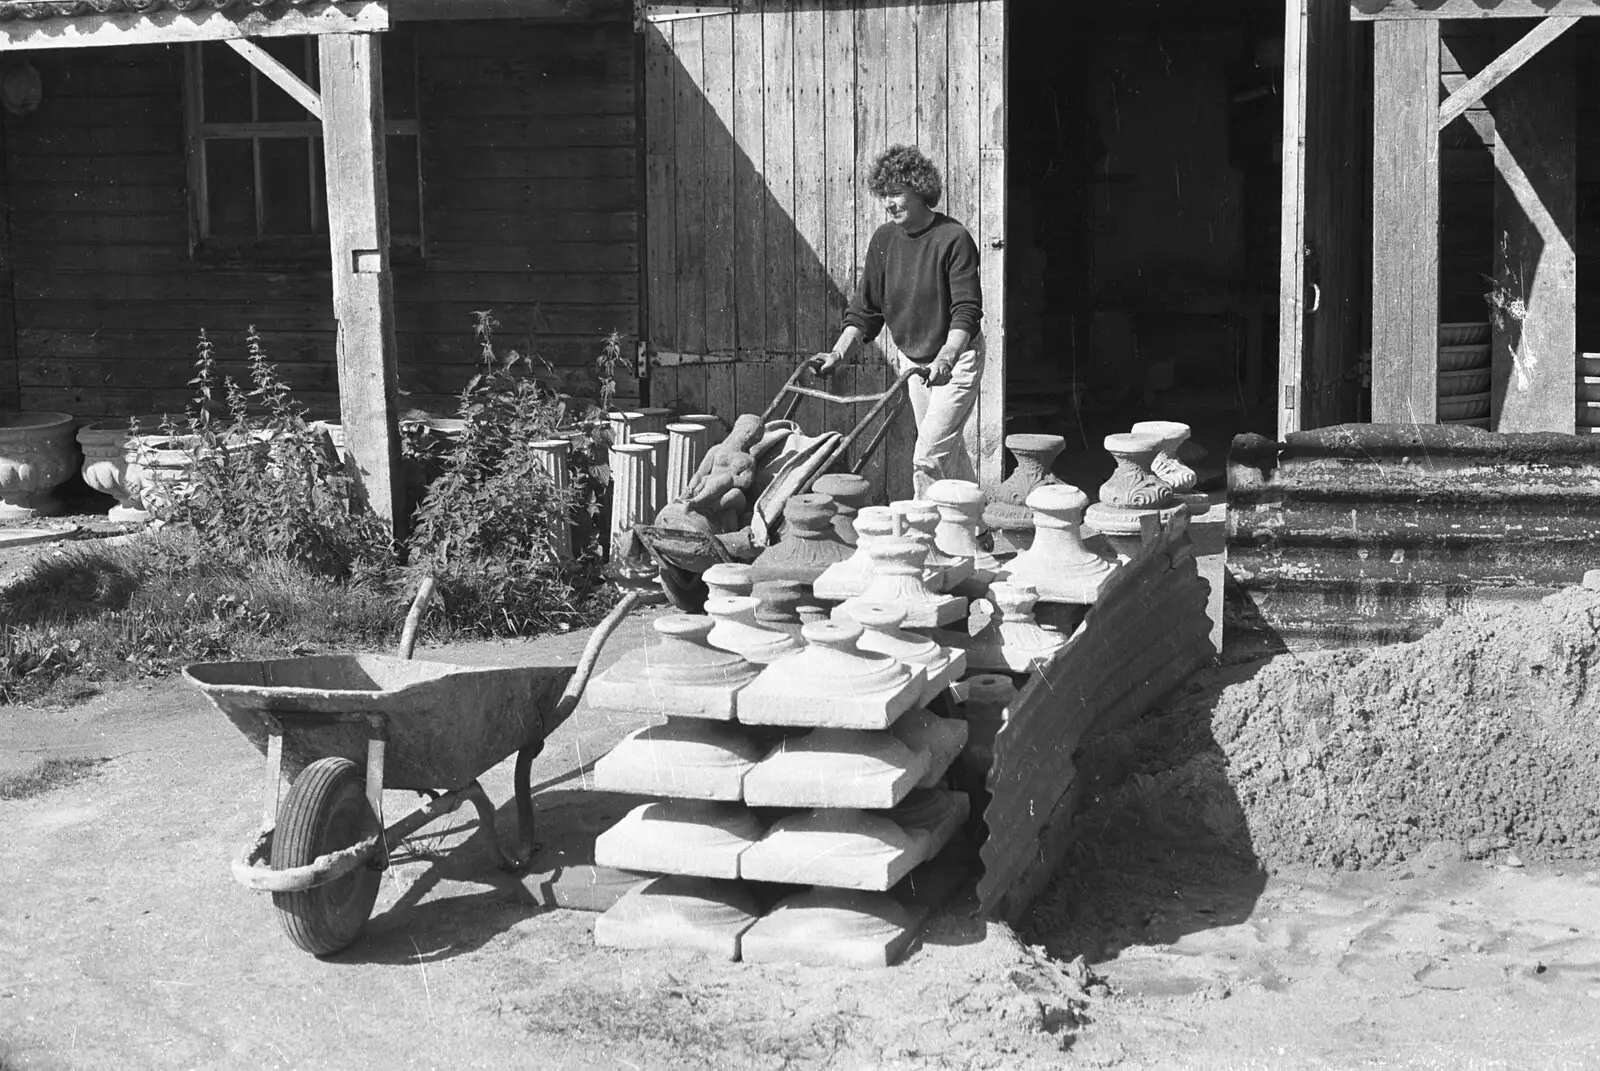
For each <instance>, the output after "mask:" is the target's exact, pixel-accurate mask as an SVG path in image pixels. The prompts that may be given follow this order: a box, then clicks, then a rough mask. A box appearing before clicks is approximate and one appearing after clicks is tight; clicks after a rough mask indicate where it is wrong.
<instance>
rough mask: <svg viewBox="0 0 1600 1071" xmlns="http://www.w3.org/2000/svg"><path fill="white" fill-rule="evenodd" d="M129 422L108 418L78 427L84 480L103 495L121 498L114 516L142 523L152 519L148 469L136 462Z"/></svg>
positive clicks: (118, 518)
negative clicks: (146, 498)
mask: <svg viewBox="0 0 1600 1071" xmlns="http://www.w3.org/2000/svg"><path fill="white" fill-rule="evenodd" d="M128 440H129V434H128V429H127V427H126V425H118V424H115V423H111V422H107V421H96V422H95V423H93V424H85V425H84V426H83V427H81V428H79V429H78V446H79V447H80V448H81V449H82V450H83V482H84V483H86V484H88V485H89V486H90V487H91V488H93V489H94V490H96V491H99V492H100V493H101V494H103V495H110V496H111V497H112V498H115V499H116V500H117V504H116V505H115V506H112V507H111V514H110V519H111V520H113V521H124V522H128V523H135V524H136V523H141V522H144V521H147V520H149V519H150V511H149V510H147V509H145V507H144V498H143V495H142V485H143V483H144V479H143V476H144V471H143V469H142V467H141V466H139V465H137V464H134V463H133V457H132V451H131V450H130V449H129V442H128Z"/></svg>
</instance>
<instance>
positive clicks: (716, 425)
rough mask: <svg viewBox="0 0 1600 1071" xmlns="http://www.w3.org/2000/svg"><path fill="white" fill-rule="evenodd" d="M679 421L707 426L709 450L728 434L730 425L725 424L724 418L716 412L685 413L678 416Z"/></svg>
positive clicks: (707, 445) (707, 447) (707, 446)
mask: <svg viewBox="0 0 1600 1071" xmlns="http://www.w3.org/2000/svg"><path fill="white" fill-rule="evenodd" d="M678 423H680V424H699V425H700V426H701V427H703V428H705V429H706V449H707V450H709V449H711V448H712V447H713V446H715V445H717V444H718V443H720V442H721V441H722V440H723V439H725V438H727V435H728V425H726V424H724V423H723V422H722V418H721V417H719V416H717V415H716V414H715V413H685V414H683V416H681V417H679V418H678Z"/></svg>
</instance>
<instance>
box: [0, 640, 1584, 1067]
mask: <svg viewBox="0 0 1600 1071" xmlns="http://www.w3.org/2000/svg"><path fill="white" fill-rule="evenodd" d="M640 627H642V622H640V621H638V620H636V621H633V622H630V623H629V624H628V625H625V626H624V629H625V631H626V632H627V633H628V635H630V636H633V637H635V638H636V637H637V634H638V629H639V628H640ZM581 639H582V637H581V636H564V637H557V638H554V639H551V640H547V641H541V642H539V643H506V644H483V645H475V646H463V647H454V648H451V649H449V650H448V651H446V652H440V651H424V652H421V653H420V655H419V656H420V657H436V658H437V657H448V659H449V660H452V661H462V662H475V663H485V664H488V663H517V662H535V661H540V660H544V659H549V658H567V659H570V658H572V657H573V656H574V655H575V653H576V650H577V648H578V646H579V644H580V643H581ZM616 649H618V647H617V646H614V647H613V651H615V650H616ZM632 727H633V725H631V724H626V723H620V722H617V721H616V720H614V719H611V718H608V717H606V716H603V715H601V714H599V713H598V712H595V711H591V710H587V709H583V708H580V710H579V712H578V714H577V715H575V716H574V718H573V719H572V720H571V721H569V722H568V723H567V724H566V725H565V726H563V727H562V728H561V729H560V730H559V731H558V732H557V733H556V734H555V735H554V736H553V737H552V739H551V740H550V742H549V746H548V747H547V749H546V751H545V753H544V755H543V756H542V757H541V758H540V760H539V762H538V764H537V765H536V767H535V770H534V781H535V784H536V785H537V786H539V787H540V792H539V797H538V803H539V807H540V815H541V835H542V838H543V840H544V841H545V843H546V845H547V847H546V849H545V852H544V854H543V855H541V856H540V857H539V859H538V860H537V861H536V866H535V870H536V871H542V872H551V871H559V870H560V868H562V867H564V866H570V865H573V864H577V863H582V862H586V861H587V860H588V859H589V858H590V857H589V855H588V852H589V850H590V847H591V844H592V838H593V835H594V833H595V832H597V831H598V830H600V829H603V828H605V826H606V825H607V824H608V823H609V822H610V821H612V820H614V819H615V818H616V817H619V816H620V815H621V814H622V813H623V812H624V810H625V809H626V808H627V807H628V806H629V805H630V804H631V802H632V801H631V800H630V799H628V798H625V797H616V796H608V795H604V794H599V793H592V792H587V791H586V789H585V783H584V782H585V777H584V770H585V769H586V767H587V766H588V765H589V764H590V763H592V761H593V760H594V759H595V758H596V757H597V756H599V755H601V754H603V753H604V752H605V750H606V749H607V748H608V747H609V746H610V745H611V744H612V743H613V742H615V741H616V740H617V739H619V738H620V737H621V736H622V735H623V733H625V732H626V731H628V730H629V729H631V728H632ZM64 754H75V755H85V756H90V757H97V758H105V759H107V760H108V761H106V762H104V763H102V764H101V765H99V766H98V767H96V769H95V771H94V772H93V773H92V774H91V775H90V776H88V777H87V778H86V779H84V780H82V781H80V782H78V783H76V784H72V785H68V786H66V787H63V788H59V789H57V790H55V791H52V792H50V793H48V794H46V795H43V796H40V797H37V798H33V799H28V800H19V801H0V831H3V832H0V1067H3V1068H4V1069H6V1071H11V1069H13V1068H15V1069H22V1068H79V1067H82V1068H97V1067H116V1068H169V1067H170V1068H192V1067H223V1068H235V1067H237V1068H322V1067H328V1068H340V1067H350V1066H356V1065H358V1064H359V1065H366V1066H382V1067H393V1068H476V1067H484V1068H499V1067H510V1066H524V1065H528V1064H533V1063H537V1064H539V1065H540V1066H548V1067H553V1068H589V1067H594V1068H626V1067H636V1068H675V1067H685V1068H690V1067H693V1068H698V1067H719V1068H721V1067H725V1068H765V1067H772V1068H784V1067H806V1068H809V1067H839V1068H871V1067H897V1068H925V1067H927V1068H943V1067H950V1068H968V1067H1003V1068H1049V1067H1068V1066H1071V1067H1076V1066H1083V1067H1126V1068H1147V1067H1148V1068H1166V1067H1205V1068H1210V1067H1216V1068H1256V1067H1259V1068H1301V1067H1305V1068H1344V1067H1429V1068H1433V1067H1437V1068H1489V1067H1497V1068H1498V1067H1504V1068H1524V1067H1534V1066H1537V1067H1541V1068H1562V1067H1574V1068H1576V1067H1594V1066H1600V933H1597V930H1596V920H1597V919H1600V872H1597V871H1596V870H1595V869H1593V868H1581V867H1574V866H1568V867H1566V868H1565V869H1553V868H1549V867H1545V868H1537V867H1524V868H1513V867H1508V866H1504V865H1498V866H1496V865H1484V864H1482V863H1469V862H1462V861H1459V860H1454V859H1448V858H1444V859H1440V860H1438V861H1436V862H1434V863H1432V864H1430V863H1429V862H1428V861H1426V860H1416V861H1413V863H1412V864H1411V865H1410V867H1409V869H1406V870H1403V871H1392V872H1381V873H1362V874H1353V875H1351V874H1345V875H1327V874H1318V873H1316V872H1310V871H1295V872H1284V873H1280V874H1276V875H1273V876H1271V877H1266V876H1264V875H1261V874H1260V873H1258V872H1255V871H1251V870H1248V869H1246V868H1243V867H1240V866H1232V865H1227V864H1226V861H1224V862H1222V863H1218V864H1217V865H1209V864H1208V865H1197V862H1196V860H1195V859H1192V858H1188V859H1186V858H1184V854H1185V853H1190V854H1192V853H1194V852H1196V851H1202V850H1204V849H1203V847H1197V846H1196V845H1194V844H1192V843H1189V842H1186V841H1183V840H1181V839H1172V838H1167V837H1164V836H1163V835H1162V834H1160V833H1159V832H1156V831H1149V832H1148V833H1147V834H1141V833H1140V832H1139V831H1137V830H1135V831H1129V830H1127V829H1124V828H1120V827H1119V828H1114V829H1107V830H1105V831H1103V835H1104V836H1105V837H1106V838H1107V839H1106V842H1105V850H1104V852H1103V853H1100V854H1099V855H1098V856H1091V857H1089V858H1092V859H1097V861H1095V862H1092V863H1080V865H1081V866H1084V867H1085V868H1086V869H1094V870H1095V871H1096V872H1095V873H1093V874H1087V873H1086V874H1084V875H1080V876H1081V877H1084V878H1085V879H1086V880H1085V881H1083V882H1081V883H1079V887H1080V888H1081V890H1082V891H1081V892H1080V893H1079V894H1077V896H1076V898H1075V900H1074V901H1073V902H1071V903H1068V904H1065V905H1063V904H1062V903H1061V896H1062V894H1061V892H1060V890H1057V891H1056V894H1055V895H1056V899H1057V904H1056V906H1057V907H1058V908H1059V910H1058V911H1057V912H1056V913H1055V914H1054V915H1052V916H1049V917H1048V918H1047V919H1046V920H1045V921H1046V922H1053V923H1054V924H1056V928H1055V929H1053V930H1052V929H1050V928H1049V927H1048V926H1045V927H1044V928H1040V927H1039V926H1037V925H1035V926H1034V927H1032V928H1028V929H1025V930H1024V932H1025V933H1028V934H1030V935H1031V936H1030V937H1029V940H1034V941H1038V942H1040V944H1042V945H1043V946H1045V947H1047V948H1048V949H1049V951H1050V953H1052V954H1053V955H1051V956H1045V955H1044V954H1043V953H1042V952H1041V951H1038V950H1031V949H1030V948H1029V947H1027V945H1026V943H1025V942H1023V941H1019V939H1018V938H1017V937H1016V936H1015V935H1014V934H1013V933H1012V932H1011V931H1010V930H1009V928H1007V927H1004V926H999V925H988V924H985V923H983V922H982V921H980V920H977V919H975V918H972V917H970V915H969V914H968V913H967V910H966V907H965V904H964V903H962V902H958V903H957V904H956V905H955V906H954V907H953V908H952V910H951V911H949V912H947V913H946V914H944V915H942V916H940V917H939V918H937V919H936V920H935V921H934V923H933V924H932V925H931V927H930V929H929V931H928V933H927V935H926V937H925V939H924V940H923V941H922V942H921V943H920V944H919V945H918V946H917V947H915V948H914V950H913V951H912V953H911V955H910V956H909V957H908V958H907V960H906V961H905V962H904V963H903V964H901V965H900V966H897V967H894V968H890V969H887V970H877V971H840V970H820V969H812V968H799V967H785V966H757V965H748V964H729V963H716V962H708V961H706V960H703V959H699V958H696V957H693V956H689V955H683V954H668V953H617V952H610V951H602V950H597V949H596V948H595V947H594V945H593V940H592V926H593V918H594V916H593V915H590V914H587V913H584V912H580V911H574V910H560V909H550V908H548V907H546V906H543V904H542V900H543V899H544V897H542V895H541V890H540V888H539V885H538V883H537V881H530V882H522V881H518V880H516V879H512V878H508V877H506V876H503V875H501V874H499V873H498V872H497V871H496V870H495V869H494V867H493V865H492V863H491V861H490V858H489V855H488V852H487V848H486V845H485V844H484V842H483V840H482V836H483V834H482V833H481V832H479V831H477V830H476V828H475V827H476V823H475V819H474V818H473V816H472V815H471V813H470V811H469V812H467V813H465V814H458V815H456V816H453V817H452V818H450V819H448V820H446V821H445V822H444V823H441V825H439V826H434V827H430V829H429V830H428V831H427V832H426V833H425V834H424V835H422V836H419V837H417V838H414V839H413V840H412V841H411V842H409V843H408V845H407V847H406V848H405V850H404V851H403V852H402V853H401V855H400V857H399V858H398V860H397V865H396V866H394V867H393V868H392V869H391V870H390V871H388V872H387V874H386V875H385V878H384V882H383V887H382V893H381V895H380V899H379V902H378V906H377V910H376V913H375V916H374V919H373V921H372V923H371V925H370V927H369V931H368V934H367V935H366V937H365V938H364V939H363V940H362V941H361V942H360V943H358V944H357V945H356V946H355V947H354V948H353V949H351V950H350V951H348V952H346V953H343V954H341V955H339V956H336V957H333V958H330V959H328V960H318V959H315V958H312V957H310V956H307V955H305V954H303V953H301V952H299V951H297V950H296V949H295V948H294V947H293V946H291V945H290V944H289V943H288V941H287V940H286V939H285V938H284V936H283V935H282V933H281V932H280V930H279V928H278V924H277V922H276V920H275V918H274V916H273V911H272V908H271V904H270V900H269V899H268V898H267V897H266V896H264V895H258V894H254V893H251V892H248V891H246V890H244V889H242V888H240V887H239V886H237V885H236V884H234V882H233V880H232V879H231V877H230V875H229V872H228V867H227V862H228V860H229V858H230V857H231V855H232V854H233V852H234V851H235V850H236V849H237V847H238V845H239V844H240V843H241V842H242V841H243V840H244V839H245V838H246V837H247V835H248V834H249V833H250V832H251V830H252V829H253V828H254V825H255V823H256V820H257V816H258V813H259V806H260V797H259V792H260V789H259V784H258V783H259V777H258V773H259V766H260V759H259V757H258V756H257V754H256V753H255V751H254V750H253V749H252V748H251V747H250V746H249V744H248V743H247V742H246V741H245V740H244V738H243V737H242V736H240V735H238V734H237V733H236V732H235V731H234V730H233V729H232V727H231V726H230V725H228V723H227V722H226V721H225V720H224V719H223V718H222V717H221V715H220V714H218V713H216V712H215V711H214V710H212V709H211V708H210V707H209V705H208V704H207V703H206V701H205V700H204V698H203V697H201V696H200V695H199V694H198V693H196V692H194V691H192V690H190V689H188V688H186V687H185V686H184V685H182V683H181V682H167V683H161V684H152V685H138V686H128V687H123V688H119V689H117V690H116V692H115V693H114V694H109V695H104V696H101V697H98V698H96V699H94V700H91V701H90V702H88V703H87V704H84V705H82V706H80V707H76V708H73V709H70V710H66V711H49V710H35V709H27V708H4V709H0V756H6V757H8V758H9V760H10V762H11V764H12V765H13V766H15V765H17V764H19V763H21V762H24V761H33V760H37V759H38V758H40V757H42V756H46V755H64ZM485 783H486V785H487V787H488V790H489V794H490V796H491V797H492V798H493V799H495V800H496V801H499V802H501V803H502V804H504V803H507V802H508V801H509V799H510V795H511V789H510V770H509V764H505V765H503V766H501V767H499V768H497V769H496V770H495V771H493V772H492V774H491V775H490V776H489V777H487V778H486V779H485ZM412 802H413V797H411V796H409V794H403V793H393V794H391V798H390V799H389V800H387V801H386V808H387V809H388V810H389V811H390V813H391V814H394V813H399V812H400V811H401V810H403V809H405V808H407V807H409V806H410V805H411V804H412ZM506 810H507V808H506V807H505V806H502V808H501V813H502V815H504V814H505V813H506ZM1089 879H1092V880H1089ZM1074 920H1076V921H1074ZM1079 953H1085V954H1087V956H1088V959H1089V963H1090V965H1091V968H1090V969H1085V967H1084V965H1081V964H1073V963H1071V962H1069V961H1070V960H1071V959H1072V957H1073V956H1074V955H1076V954H1079Z"/></svg>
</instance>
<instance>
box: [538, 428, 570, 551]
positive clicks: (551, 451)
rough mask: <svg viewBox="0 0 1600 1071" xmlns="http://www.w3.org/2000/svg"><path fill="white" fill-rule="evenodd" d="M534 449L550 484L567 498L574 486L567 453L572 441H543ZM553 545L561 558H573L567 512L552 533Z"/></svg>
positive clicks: (562, 514)
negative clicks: (568, 491)
mask: <svg viewBox="0 0 1600 1071" xmlns="http://www.w3.org/2000/svg"><path fill="white" fill-rule="evenodd" d="M532 449H533V452H534V456H535V457H537V458H538V459H539V464H541V465H543V466H544V470H545V471H546V472H548V473H549V474H550V482H551V483H553V484H555V487H556V492H557V493H558V494H560V495H562V496H565V494H566V491H567V488H569V487H570V486H572V470H571V467H570V465H569V464H568V460H567V451H569V450H570V449H572V443H571V441H570V440H567V439H542V440H540V441H539V442H536V443H534V444H533V445H532ZM551 544H552V545H553V546H554V547H555V551H556V554H557V555H558V556H559V557H562V558H570V557H572V527H571V525H569V524H568V523H567V514H566V511H565V510H562V513H561V518H560V520H558V521H557V522H556V530H555V531H554V532H552V533H551Z"/></svg>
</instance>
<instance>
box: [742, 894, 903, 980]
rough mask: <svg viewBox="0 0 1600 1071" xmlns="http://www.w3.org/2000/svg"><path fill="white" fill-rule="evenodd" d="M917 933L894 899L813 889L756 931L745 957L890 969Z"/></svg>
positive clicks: (745, 944)
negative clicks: (888, 967)
mask: <svg viewBox="0 0 1600 1071" xmlns="http://www.w3.org/2000/svg"><path fill="white" fill-rule="evenodd" d="M916 933H917V919H916V917H915V916H914V915H913V914H912V912H910V911H908V910H907V909H906V908H905V907H904V905H902V904H901V903H900V902H899V901H898V900H896V899H895V898H894V897H892V896H890V895H889V894H888V893H882V892H879V893H871V892H852V891H849V890H844V889H809V890H807V891H805V892H802V893H796V894H795V895H794V896H791V897H788V898H787V899H785V900H782V901H779V903H778V905H777V906H776V907H774V908H773V909H772V911H770V912H769V913H768V914H767V916H766V917H765V918H763V919H761V920H760V921H759V922H757V923H756V924H755V925H754V926H752V927H751V928H750V930H749V932H747V933H746V934H744V938H743V941H742V942H741V955H742V957H743V959H744V960H745V961H746V962H749V963H809V964H815V965H818V966H834V965H838V966H845V967H887V966H889V965H890V964H891V963H893V962H894V961H895V960H897V959H898V958H900V956H901V954H903V953H904V952H905V950H906V948H907V947H908V946H909V945H910V944H911V941H912V939H913V938H914V937H915V936H916Z"/></svg>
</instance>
